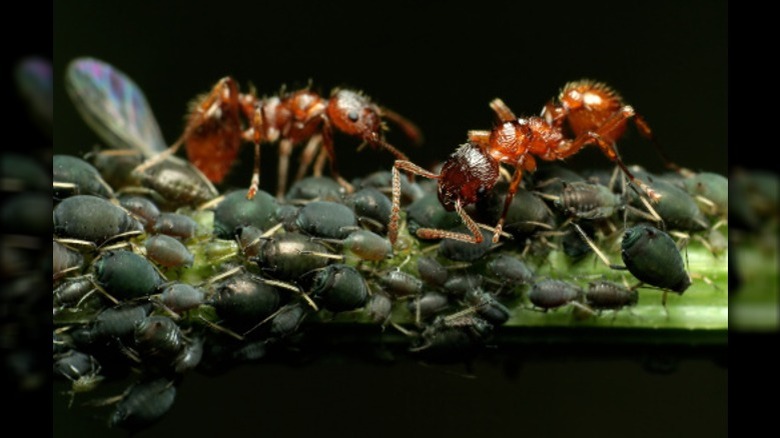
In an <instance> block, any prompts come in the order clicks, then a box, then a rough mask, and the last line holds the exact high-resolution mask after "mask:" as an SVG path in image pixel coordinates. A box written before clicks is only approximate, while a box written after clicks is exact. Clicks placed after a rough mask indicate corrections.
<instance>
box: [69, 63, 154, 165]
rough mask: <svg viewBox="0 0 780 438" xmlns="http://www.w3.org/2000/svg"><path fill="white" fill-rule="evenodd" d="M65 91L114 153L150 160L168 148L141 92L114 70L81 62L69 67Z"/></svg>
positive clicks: (98, 64) (102, 64)
mask: <svg viewBox="0 0 780 438" xmlns="http://www.w3.org/2000/svg"><path fill="white" fill-rule="evenodd" d="M65 88H66V90H67V91H68V94H69V95H70V97H71V99H72V100H73V103H74V105H75V106H76V109H77V110H78V111H79V114H81V117H82V118H83V119H84V120H85V121H86V122H87V124H89V126H90V127H91V128H92V129H93V130H94V131H95V132H96V133H97V134H98V135H99V136H100V137H101V138H102V139H103V141H105V142H106V144H107V146H109V147H111V148H114V149H132V150H136V151H140V152H142V153H143V154H144V155H145V156H147V157H150V156H152V155H155V154H157V153H159V152H162V151H164V150H165V149H166V148H167V145H166V143H165V139H163V136H162V133H161V131H160V126H159V125H158V124H157V119H155V118H154V114H153V113H152V109H151V107H150V106H149V104H148V103H147V101H146V97H145V96H144V94H143V92H142V91H141V89H140V88H139V87H138V86H137V85H136V84H135V82H133V81H132V80H131V79H130V78H129V77H127V75H125V74H124V73H122V72H121V71H119V70H117V69H116V68H114V67H113V66H111V65H109V64H107V63H105V62H103V61H100V60H97V59H94V58H77V59H75V60H73V61H71V63H70V64H69V65H68V68H67V72H66V74H65Z"/></svg>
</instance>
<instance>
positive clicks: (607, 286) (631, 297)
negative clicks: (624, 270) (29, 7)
mask: <svg viewBox="0 0 780 438" xmlns="http://www.w3.org/2000/svg"><path fill="white" fill-rule="evenodd" d="M638 300H639V294H638V293H637V291H636V289H628V288H626V287H623V286H621V285H620V284H618V283H614V282H612V281H606V280H598V281H591V282H590V283H588V289H587V290H586V291H585V302H586V303H587V304H588V306H590V307H591V308H593V309H596V310H602V309H607V310H617V309H622V308H623V307H628V306H633V305H635V304H636V303H637V301H638Z"/></svg>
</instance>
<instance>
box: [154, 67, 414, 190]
mask: <svg viewBox="0 0 780 438" xmlns="http://www.w3.org/2000/svg"><path fill="white" fill-rule="evenodd" d="M383 118H387V119H389V120H392V121H394V122H396V123H398V124H399V125H400V126H401V128H402V130H403V131H404V132H405V133H406V134H407V135H408V136H410V137H411V138H412V140H417V141H419V140H420V139H421V135H420V134H419V130H418V129H417V128H416V127H415V126H414V125H413V124H412V123H411V122H409V121H407V120H406V119H404V118H403V117H401V116H400V115H398V114H396V113H394V112H392V111H389V110H387V109H386V108H380V107H379V106H377V105H376V104H374V103H373V102H371V100H370V99H369V98H368V97H366V96H365V95H363V94H362V93H358V92H355V91H351V90H344V89H336V90H333V92H332V93H331V97H330V99H325V98H323V97H322V96H320V95H319V94H317V93H315V92H313V91H311V90H309V89H302V90H298V91H294V92H289V93H288V92H282V93H280V95H277V96H271V97H265V98H260V99H258V98H257V97H255V96H254V94H244V93H240V92H239V90H238V84H237V83H236V81H235V80H234V79H233V78H231V77H224V78H222V79H220V80H219V82H217V84H216V85H215V86H214V88H213V89H212V90H211V92H210V93H208V94H207V95H205V96H203V97H201V98H198V99H197V100H196V101H194V102H193V104H192V105H191V110H190V112H189V115H188V120H187V126H186V127H185V129H184V132H183V133H182V136H181V138H180V139H179V140H178V141H177V142H176V143H175V144H174V145H173V146H172V147H171V148H170V149H168V151H166V153H165V154H164V155H161V157H163V156H167V155H170V154H173V153H175V152H176V150H177V149H178V148H179V147H180V146H181V145H182V144H184V145H185V147H186V150H187V156H188V157H189V159H190V161H191V162H192V163H194V165H195V166H196V167H198V168H199V169H201V171H203V173H204V174H205V175H206V176H207V177H208V178H209V180H211V181H212V182H215V183H220V182H221V181H222V180H223V179H224V178H225V176H226V175H227V173H228V171H229V170H230V167H231V166H232V165H233V162H234V161H235V159H236V156H237V154H238V150H239V147H240V146H241V143H242V142H244V141H251V142H253V143H254V144H255V163H254V164H255V166H254V172H253V175H252V182H251V184H250V186H249V191H248V192H247V197H248V198H249V199H251V198H252V197H253V196H254V195H255V193H256V191H257V190H258V186H259V182H260V143H263V142H277V141H278V142H279V168H278V175H277V176H278V184H277V197H278V198H281V197H282V196H283V195H284V193H285V190H286V186H287V172H288V166H289V157H290V154H291V153H292V148H293V146H294V145H296V144H299V143H303V142H304V141H306V142H307V145H306V147H305V149H304V151H303V153H302V158H301V165H300V167H299V170H298V175H297V178H296V179H301V178H302V177H303V175H304V174H305V173H306V169H307V167H308V166H309V164H310V163H311V162H312V160H313V159H314V158H315V156H316V155H317V153H318V149H319V147H320V145H322V146H324V148H325V152H326V153H327V157H328V159H329V161H330V170H331V174H332V175H333V178H334V179H336V180H337V181H339V182H340V183H341V184H342V185H344V186H348V184H347V183H346V181H344V180H343V179H342V178H341V177H340V176H339V172H338V169H337V165H336V155H335V149H334V145H333V134H334V131H338V132H342V133H344V134H347V135H349V136H352V137H357V138H359V139H360V140H362V141H363V142H364V143H366V144H368V145H370V146H372V147H375V148H377V147H381V148H384V149H386V150H388V151H389V152H391V153H392V154H393V155H395V157H396V158H398V159H404V160H405V159H406V156H405V155H404V154H403V153H402V152H400V151H399V150H397V149H396V148H395V147H394V146H392V145H390V144H389V143H387V142H386V141H385V139H384V130H385V129H386V128H385V126H384V124H383V121H382V120H383ZM244 126H248V128H246V129H245V128H244ZM158 159H159V158H158ZM150 163H151V162H150ZM147 165H149V164H147ZM315 176H319V175H318V174H317V173H316V172H315Z"/></svg>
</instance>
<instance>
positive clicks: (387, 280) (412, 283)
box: [379, 269, 422, 297]
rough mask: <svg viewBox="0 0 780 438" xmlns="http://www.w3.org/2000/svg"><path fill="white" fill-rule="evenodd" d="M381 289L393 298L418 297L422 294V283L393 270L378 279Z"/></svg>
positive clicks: (402, 272) (411, 276)
mask: <svg viewBox="0 0 780 438" xmlns="http://www.w3.org/2000/svg"><path fill="white" fill-rule="evenodd" d="M379 283H380V284H381V285H382V288H383V289H384V290H385V291H386V292H387V293H389V294H390V295H391V296H393V297H404V296H408V295H418V294H419V293H420V292H422V281H420V279H418V278H416V277H414V276H413V275H411V274H407V273H406V272H404V271H399V270H397V269H393V270H391V271H388V272H385V273H384V274H382V276H381V277H379Z"/></svg>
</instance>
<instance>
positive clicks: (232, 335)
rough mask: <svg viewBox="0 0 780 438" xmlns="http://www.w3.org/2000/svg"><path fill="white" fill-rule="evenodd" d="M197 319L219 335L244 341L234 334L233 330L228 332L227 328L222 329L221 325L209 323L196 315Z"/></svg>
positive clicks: (201, 316) (241, 337)
mask: <svg viewBox="0 0 780 438" xmlns="http://www.w3.org/2000/svg"><path fill="white" fill-rule="evenodd" d="M198 318H199V319H200V320H201V321H203V322H204V323H205V324H206V325H207V326H209V327H211V328H212V329H214V330H216V331H218V332H220V333H224V334H226V335H228V336H231V337H233V338H236V339H237V340H239V341H243V340H244V337H243V336H241V335H239V334H238V333H236V332H234V331H233V330H230V329H228V328H225V327H222V326H221V325H219V324H217V323H215V322H211V321H209V320H208V319H206V318H204V317H203V315H198Z"/></svg>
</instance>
